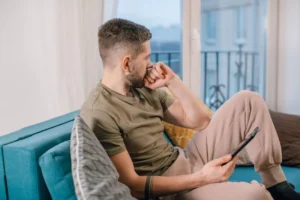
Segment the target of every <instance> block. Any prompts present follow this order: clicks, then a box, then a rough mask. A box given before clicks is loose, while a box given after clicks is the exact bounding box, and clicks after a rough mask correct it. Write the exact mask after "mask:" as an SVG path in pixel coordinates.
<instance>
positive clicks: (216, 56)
mask: <svg viewBox="0 0 300 200" xmlns="http://www.w3.org/2000/svg"><path fill="white" fill-rule="evenodd" d="M151 56H152V60H153V61H155V62H158V61H162V62H164V63H166V64H168V65H169V66H170V67H171V68H172V70H173V71H174V72H175V73H176V74H178V75H179V76H180V77H181V78H182V67H181V54H180V52H175V51H174V52H153V54H152V55H151ZM201 56H202V57H201V62H202V63H201V64H202V66H203V69H202V70H203V73H204V80H203V82H202V83H203V90H204V101H205V103H206V105H208V106H209V107H210V108H211V109H213V110H217V109H218V108H219V107H220V106H221V105H222V104H223V103H224V102H225V101H226V100H227V99H229V98H230V96H231V95H232V94H234V93H236V92H238V91H240V90H244V89H245V90H251V91H257V90H258V85H256V84H255V75H256V74H257V73H258V72H257V58H258V53H256V52H252V51H243V50H242V48H241V47H240V48H239V50H238V51H201Z"/></svg>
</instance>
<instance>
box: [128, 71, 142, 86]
mask: <svg viewBox="0 0 300 200" xmlns="http://www.w3.org/2000/svg"><path fill="white" fill-rule="evenodd" d="M144 77H145V76H143V77H141V76H139V75H138V73H134V74H128V75H127V76H126V79H127V81H128V83H129V85H130V86H131V87H134V88H142V87H144V86H145V84H144Z"/></svg>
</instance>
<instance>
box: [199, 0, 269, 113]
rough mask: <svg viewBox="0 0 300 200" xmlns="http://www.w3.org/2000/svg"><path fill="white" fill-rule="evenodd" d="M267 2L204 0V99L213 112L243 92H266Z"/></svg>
mask: <svg viewBox="0 0 300 200" xmlns="http://www.w3.org/2000/svg"><path fill="white" fill-rule="evenodd" d="M266 8H267V0H244V1H238V0H228V1H218V0H202V1H201V35H202V36H204V37H202V38H201V70H202V73H201V76H202V79H201V81H202V83H201V96H202V98H203V99H204V101H205V103H206V104H207V105H208V106H209V107H210V108H212V109H213V110H216V109H218V108H219V107H220V106H221V105H222V104H223V103H224V102H225V101H226V100H227V99H228V98H230V97H231V96H232V95H233V94H235V93H236V92H238V91H240V90H251V91H255V92H258V93H260V94H261V95H262V96H264V93H265V68H266V65H265V60H266V59H265V42H266V41H265V22H266Z"/></svg>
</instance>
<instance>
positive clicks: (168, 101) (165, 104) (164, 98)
mask: <svg viewBox="0 0 300 200" xmlns="http://www.w3.org/2000/svg"><path fill="white" fill-rule="evenodd" d="M156 93H157V95H158V98H159V100H160V103H161V105H162V108H163V111H166V110H167V109H168V108H169V107H170V106H171V105H172V104H173V103H174V101H175V98H173V97H171V96H170V95H169V94H168V93H167V92H166V91H164V90H163V89H156Z"/></svg>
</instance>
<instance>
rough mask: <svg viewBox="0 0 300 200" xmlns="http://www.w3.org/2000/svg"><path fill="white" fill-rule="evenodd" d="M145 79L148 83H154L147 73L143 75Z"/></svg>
mask: <svg viewBox="0 0 300 200" xmlns="http://www.w3.org/2000/svg"><path fill="white" fill-rule="evenodd" d="M145 79H147V81H148V82H149V83H154V82H155V80H154V79H152V78H151V77H150V76H149V75H147V76H146V77H145Z"/></svg>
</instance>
